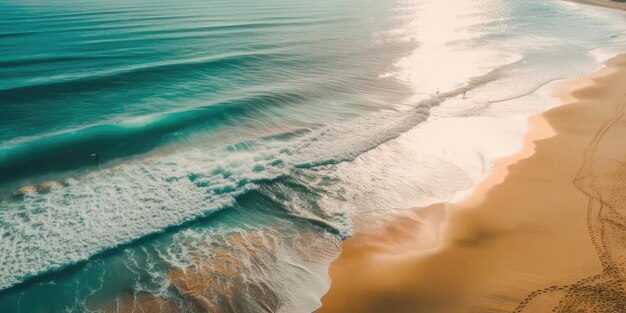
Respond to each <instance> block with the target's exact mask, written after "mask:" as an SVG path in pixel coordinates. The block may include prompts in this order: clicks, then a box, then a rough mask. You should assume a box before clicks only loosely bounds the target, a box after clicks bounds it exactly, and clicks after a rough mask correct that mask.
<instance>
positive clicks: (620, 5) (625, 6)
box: [567, 0, 626, 10]
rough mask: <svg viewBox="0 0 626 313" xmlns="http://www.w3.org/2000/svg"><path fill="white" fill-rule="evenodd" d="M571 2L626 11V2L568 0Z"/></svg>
mask: <svg viewBox="0 0 626 313" xmlns="http://www.w3.org/2000/svg"><path fill="white" fill-rule="evenodd" d="M567 1H570V2H576V3H580V4H587V5H595V6H600V7H605V8H611V9H618V10H626V2H615V1H612V0H567Z"/></svg>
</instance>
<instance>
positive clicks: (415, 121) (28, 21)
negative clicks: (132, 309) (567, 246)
mask: <svg viewBox="0 0 626 313" xmlns="http://www.w3.org/2000/svg"><path fill="white" fill-rule="evenodd" d="M0 14H1V15H2V17H3V18H2V19H1V20H0V312H24V313H30V312H104V311H108V312H116V311H120V312H121V311H123V310H124V308H125V307H127V306H128V305H129V304H128V303H136V302H141V301H152V302H151V303H152V305H154V306H155V307H159V308H160V310H163V311H164V312H165V311H167V312H176V311H179V312H206V311H209V312H286V313H294V312H313V311H315V310H316V309H318V308H319V307H320V306H321V302H320V299H321V298H322V297H323V296H324V294H325V293H326V292H327V290H328V289H329V287H330V285H331V280H330V278H329V276H328V267H329V264H330V263H331V262H332V261H333V260H334V259H336V258H337V257H338V255H339V254H340V252H341V242H342V241H343V240H345V239H347V238H349V237H350V236H352V234H353V231H354V227H355V225H359V223H361V226H360V227H362V228H367V224H369V223H372V224H375V223H376V221H382V220H385V217H386V216H389V215H391V214H392V213H393V212H396V211H399V210H403V209H407V208H413V207H419V206H426V205H428V204H431V203H435V202H440V201H447V200H451V199H453V198H454V197H455V195H456V196H457V197H458V196H459V195H462V194H463V191H465V190H468V189H470V188H471V187H472V186H474V185H475V184H476V183H478V182H480V181H481V180H482V179H484V178H485V177H486V176H487V175H489V171H490V169H491V165H492V164H493V162H494V160H496V159H498V158H501V157H505V156H508V155H511V154H513V153H515V152H517V151H518V150H519V149H520V148H521V146H522V142H523V137H524V133H525V131H526V128H527V119H528V117H529V116H530V115H533V114H537V113H541V112H543V111H545V110H547V109H549V108H551V107H554V106H556V105H558V104H559V103H558V101H557V100H555V99H554V98H552V97H551V95H550V93H551V91H552V85H553V84H554V82H557V81H560V80H564V79H568V78H572V77H575V76H579V75H581V74H588V73H591V72H593V71H595V70H597V69H598V68H600V67H601V64H602V62H603V61H605V60H606V59H608V58H610V57H612V56H614V55H615V54H617V53H619V52H623V51H624V50H626V18H625V15H624V13H623V12H620V11H617V10H611V9H607V8H602V7H591V6H585V5H580V4H576V3H570V2H565V1H556V0H528V1H519V0H457V1H439V0H412V1H410V0H395V1H392V0H378V1H375V0H371V1H370V0H366V1H361V0H360V1H357V0H336V1H330V0H324V1H303V0H269V1H251V0H236V1H222V0H217V1H201V0H184V1H162V0H159V1H147V0H146V1H144V0H131V1H121V0H119V1H118V0H112V1H106V0H100V1H92V0H89V1H88V0H79V1H43V0H28V1H19V0H5V1H2V2H0ZM96 157H97V158H98V160H97V162H96Z"/></svg>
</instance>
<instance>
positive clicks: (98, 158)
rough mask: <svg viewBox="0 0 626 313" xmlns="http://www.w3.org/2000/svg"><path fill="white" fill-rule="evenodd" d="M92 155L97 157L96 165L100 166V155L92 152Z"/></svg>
mask: <svg viewBox="0 0 626 313" xmlns="http://www.w3.org/2000/svg"><path fill="white" fill-rule="evenodd" d="M91 157H92V158H94V159H96V166H98V167H100V157H99V156H98V155H97V154H95V153H92V154H91Z"/></svg>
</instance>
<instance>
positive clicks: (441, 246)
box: [318, 55, 626, 313]
mask: <svg viewBox="0 0 626 313" xmlns="http://www.w3.org/2000/svg"><path fill="white" fill-rule="evenodd" d="M625 86H626V55H621V56H618V57H615V58H614V59H612V60H610V61H608V62H607V64H606V67H605V68H604V69H602V70H600V71H599V72H597V73H595V74H593V75H591V76H589V77H582V78H579V79H577V80H575V81H573V82H570V83H569V84H567V87H566V88H565V90H564V91H563V94H562V95H561V97H560V98H561V100H562V103H563V105H561V106H558V107H556V108H554V109H552V110H550V111H548V112H545V113H544V114H541V115H538V116H535V117H533V118H531V120H530V131H529V134H528V135H527V138H526V142H525V144H524V148H523V149H522V151H520V152H519V153H518V154H517V155H515V156H512V157H509V158H505V159H502V160H499V161H497V162H496V164H495V165H494V169H493V173H492V175H491V176H490V177H489V178H488V179H487V180H485V181H484V182H483V183H481V184H480V185H479V186H478V187H477V188H476V189H475V190H474V191H473V192H472V194H471V195H470V196H468V197H467V198H466V199H465V200H461V201H460V202H459V203H446V204H440V205H437V206H433V207H429V208H426V209H423V208H417V209H414V210H412V213H410V214H412V215H413V216H414V218H412V219H407V218H406V216H404V215H403V216H398V217H397V218H396V219H395V220H394V221H391V222H389V223H388V225H386V226H384V227H381V228H379V229H377V230H375V231H374V232H372V231H368V233H364V232H359V231H358V230H357V233H356V234H355V236H354V237H353V238H351V239H349V240H347V241H345V242H344V244H343V247H342V250H343V251H342V254H341V255H340V257H339V258H338V259H337V260H336V261H335V262H334V263H333V264H332V265H331V268H330V276H331V279H332V286H331V288H330V290H329V292H328V293H327V294H326V295H325V296H324V298H323V299H322V303H323V306H322V308H321V309H319V310H318V312H319V313H326V312H332V313H341V312H345V313H360V312H412V313H416V312H457V313H458V312H563V313H566V312H568V313H569V312H616V313H617V312H626V293H625V291H626V284H625V281H624V277H625V275H626V261H625V260H626V247H624V242H626V241H625V239H626V215H625V213H626V207H625V204H626V189H625V188H626V141H625V140H624V138H626V116H625V114H624V106H625V105H626V98H625V96H626V89H624V87H625ZM433 212H438V213H436V214H435V213H433ZM406 214H409V213H405V215H406ZM437 214H438V215H443V214H445V216H446V217H445V218H444V219H443V222H442V223H441V224H439V225H433V223H430V222H428V221H430V220H432V216H434V215H437ZM433 231H434V232H438V233H439V234H440V235H439V236H438V237H437V236H431V238H432V239H431V240H432V242H430V243H429V244H424V243H423V242H422V243H420V242H418V241H419V240H423V239H420V238H422V237H423V234H424V233H425V232H426V233H428V232H430V233H432V232H433ZM399 234H400V235H399ZM433 246H436V247H435V248H432V247H433Z"/></svg>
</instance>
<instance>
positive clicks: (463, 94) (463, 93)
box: [463, 90, 465, 99]
mask: <svg viewBox="0 0 626 313" xmlns="http://www.w3.org/2000/svg"><path fill="white" fill-rule="evenodd" d="M463 99H465V90H463Z"/></svg>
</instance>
